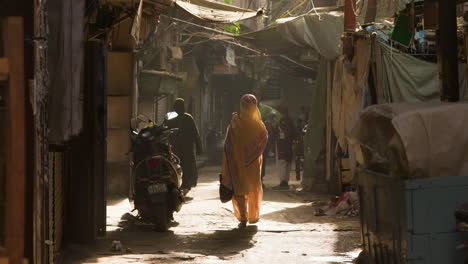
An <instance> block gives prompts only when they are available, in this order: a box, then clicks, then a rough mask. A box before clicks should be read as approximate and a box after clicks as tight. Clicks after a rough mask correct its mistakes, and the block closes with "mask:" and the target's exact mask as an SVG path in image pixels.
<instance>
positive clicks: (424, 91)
mask: <svg viewBox="0 0 468 264" xmlns="http://www.w3.org/2000/svg"><path fill="white" fill-rule="evenodd" d="M375 43H376V44H375V48H374V54H373V55H374V57H375V60H376V63H375V65H376V67H377V69H376V73H377V76H376V82H377V83H376V88H377V95H378V97H379V99H378V101H379V103H390V102H428V101H439V100H440V89H439V74H438V66H437V64H435V63H431V62H427V61H423V60H420V59H418V58H415V57H413V56H411V55H409V54H406V53H403V52H401V51H399V50H397V49H394V48H392V47H390V46H389V45H387V44H385V43H381V42H378V41H375ZM464 69H465V66H464V65H463V64H460V67H459V72H460V74H459V77H460V94H461V96H460V98H463V96H464V93H465V89H464V87H465V85H466V83H465V74H464Z"/></svg>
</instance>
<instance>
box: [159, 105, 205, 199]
mask: <svg viewBox="0 0 468 264" xmlns="http://www.w3.org/2000/svg"><path fill="white" fill-rule="evenodd" d="M174 111H175V112H176V113H177V114H178V116H177V117H176V118H174V119H171V120H169V121H168V122H167V125H168V127H170V128H178V129H179V131H178V132H177V133H176V136H175V139H174V141H173V144H172V145H173V146H172V147H173V150H174V153H175V154H176V155H177V156H178V157H179V158H180V162H181V167H182V171H183V175H182V186H181V189H182V190H183V192H184V194H186V193H187V192H188V191H189V190H190V189H191V188H192V187H195V186H197V181H198V171H197V163H196V154H200V153H201V151H202V144H201V140H200V134H199V133H198V129H197V126H196V124H195V121H194V120H193V117H192V116H191V115H190V114H188V113H186V112H185V102H184V99H182V98H178V99H176V100H175V102H174Z"/></svg>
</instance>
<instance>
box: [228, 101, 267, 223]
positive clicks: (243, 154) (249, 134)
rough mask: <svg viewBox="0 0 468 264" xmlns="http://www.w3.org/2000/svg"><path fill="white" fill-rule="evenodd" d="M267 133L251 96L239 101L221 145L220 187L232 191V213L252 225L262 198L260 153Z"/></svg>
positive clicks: (257, 216) (265, 141)
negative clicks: (237, 109)
mask: <svg viewBox="0 0 468 264" xmlns="http://www.w3.org/2000/svg"><path fill="white" fill-rule="evenodd" d="M267 139H268V133H267V130H266V128H265V125H264V124H263V122H262V120H261V116H260V112H259V110H258V108H257V99H256V98H255V96H253V95H244V96H243V97H242V99H241V107H240V113H234V114H233V117H232V120H231V123H230V125H229V127H228V132H227V136H226V140H225V143H224V157H223V168H222V170H223V171H222V175H223V176H222V184H223V185H224V186H226V187H228V188H232V190H233V191H234V195H233V197H232V203H233V206H234V213H235V215H236V218H237V219H238V220H239V221H240V222H247V221H249V222H250V223H255V222H257V221H258V220H259V217H260V203H261V201H262V198H263V191H262V183H261V168H262V153H263V151H264V150H265V146H266V143H267Z"/></svg>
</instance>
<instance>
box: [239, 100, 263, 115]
mask: <svg viewBox="0 0 468 264" xmlns="http://www.w3.org/2000/svg"><path fill="white" fill-rule="evenodd" d="M257 105H258V101H257V98H256V97H255V95H253V94H244V95H243V96H242V98H241V100H240V115H241V118H247V119H253V120H261V119H262V117H261V115H260V111H259V110H258V107H257Z"/></svg>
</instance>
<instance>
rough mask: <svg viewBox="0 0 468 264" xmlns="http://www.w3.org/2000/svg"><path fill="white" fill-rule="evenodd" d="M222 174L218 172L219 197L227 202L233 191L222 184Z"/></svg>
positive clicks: (223, 201)
mask: <svg viewBox="0 0 468 264" xmlns="http://www.w3.org/2000/svg"><path fill="white" fill-rule="evenodd" d="M222 177H223V176H222V175H221V174H219V199H220V200H221V202H222V203H227V202H229V201H231V199H232V195H233V194H234V192H233V191H232V190H231V189H229V188H228V187H226V186H224V185H223V183H222V180H221V179H222Z"/></svg>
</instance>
